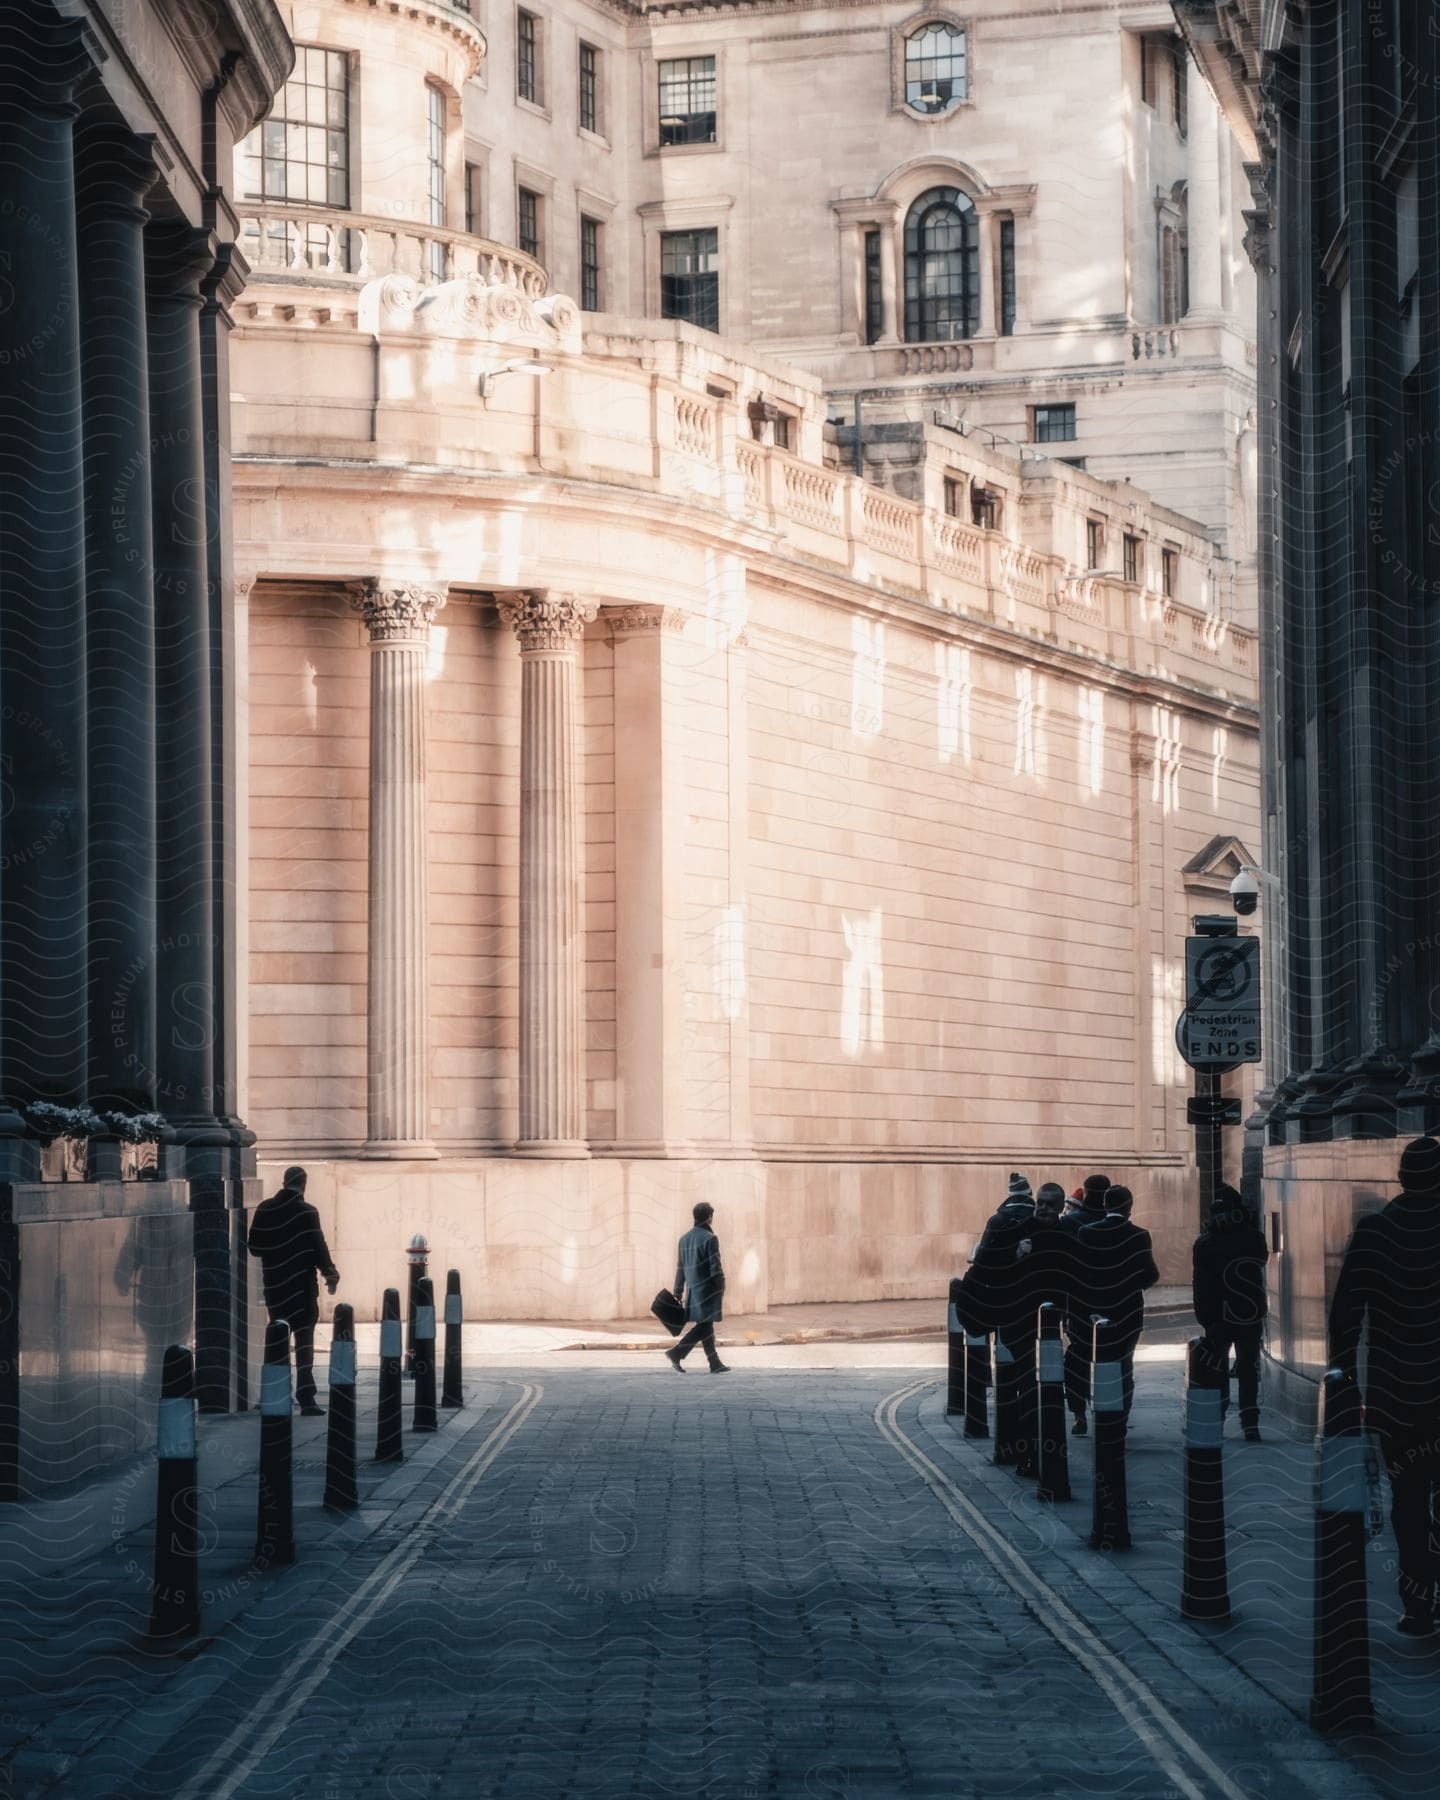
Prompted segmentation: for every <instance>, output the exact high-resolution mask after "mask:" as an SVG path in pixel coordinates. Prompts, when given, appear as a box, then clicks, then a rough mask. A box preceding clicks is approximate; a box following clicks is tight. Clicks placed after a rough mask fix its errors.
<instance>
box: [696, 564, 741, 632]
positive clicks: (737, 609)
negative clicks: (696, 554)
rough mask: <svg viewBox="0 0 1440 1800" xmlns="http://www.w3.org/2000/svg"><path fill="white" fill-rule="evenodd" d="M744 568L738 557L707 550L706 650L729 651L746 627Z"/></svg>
mask: <svg viewBox="0 0 1440 1800" xmlns="http://www.w3.org/2000/svg"><path fill="white" fill-rule="evenodd" d="M748 610H749V608H748V605H747V603H746V598H745V569H744V565H743V564H742V563H741V561H740V558H739V557H738V556H727V555H724V554H722V553H721V552H720V551H718V550H714V549H708V550H707V551H706V552H705V618H704V622H703V627H702V633H703V637H704V642H705V647H706V649H707V650H728V649H729V648H730V646H731V644H733V643H734V642H735V640H736V638H738V637H739V635H740V633H741V632H742V631H743V630H744V629H745V620H746V616H747V613H748Z"/></svg>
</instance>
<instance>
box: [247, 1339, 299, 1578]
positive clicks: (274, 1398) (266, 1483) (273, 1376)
mask: <svg viewBox="0 0 1440 1800" xmlns="http://www.w3.org/2000/svg"><path fill="white" fill-rule="evenodd" d="M293 1398H294V1397H293V1395H292V1394H291V1391H290V1327H289V1326H288V1325H287V1324H286V1323H285V1321H284V1320H283V1319H272V1320H271V1321H270V1323H269V1324H268V1325H267V1326H266V1327H265V1366H264V1367H263V1368H262V1369H261V1371H260V1511H259V1519H258V1523H257V1525H256V1528H255V1563H256V1566H257V1567H258V1568H261V1569H273V1568H284V1567H286V1565H287V1564H289V1563H293V1562H294V1560H295V1491H294V1478H295V1465H294V1459H293V1456H292V1452H291V1437H290V1433H291V1420H290V1408H291V1406H292V1404H293Z"/></svg>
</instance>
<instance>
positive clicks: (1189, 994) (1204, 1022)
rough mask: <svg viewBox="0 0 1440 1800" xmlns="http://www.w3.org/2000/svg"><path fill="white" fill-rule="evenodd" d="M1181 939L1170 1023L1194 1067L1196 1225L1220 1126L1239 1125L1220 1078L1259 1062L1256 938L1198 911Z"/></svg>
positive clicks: (1217, 1158)
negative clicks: (1179, 1002) (1180, 990)
mask: <svg viewBox="0 0 1440 1800" xmlns="http://www.w3.org/2000/svg"><path fill="white" fill-rule="evenodd" d="M1193 924H1194V926H1195V931H1196V934H1197V935H1196V936H1194V937H1188V938H1186V940H1185V1010H1184V1012H1182V1013H1181V1015H1180V1018H1179V1020H1178V1021H1177V1023H1176V1026H1175V1042H1176V1045H1177V1047H1178V1048H1179V1051H1180V1054H1181V1056H1182V1057H1183V1058H1184V1059H1185V1061H1186V1062H1187V1063H1189V1065H1190V1067H1191V1068H1192V1069H1193V1070H1194V1071H1195V1094H1194V1097H1193V1098H1192V1099H1191V1101H1190V1103H1189V1105H1188V1107H1187V1108H1186V1116H1187V1117H1188V1119H1189V1121H1190V1123H1191V1124H1192V1125H1193V1126H1194V1127H1195V1165H1196V1168H1197V1170H1198V1172H1199V1176H1200V1228H1201V1230H1202V1231H1203V1230H1204V1229H1205V1226H1206V1225H1207V1224H1208V1223H1209V1219H1210V1208H1211V1204H1212V1203H1213V1201H1214V1199H1215V1196H1216V1194H1217V1193H1218V1192H1219V1190H1220V1184H1221V1183H1220V1177H1221V1169H1222V1157H1221V1140H1220V1132H1221V1129H1222V1127H1223V1126H1225V1125H1234V1124H1238V1123H1239V1119H1240V1103H1239V1101H1238V1100H1227V1099H1226V1098H1225V1096H1224V1095H1223V1094H1222V1093H1221V1091H1220V1077H1221V1076H1222V1075H1224V1074H1226V1073H1227V1072H1228V1071H1229V1070H1231V1069H1234V1068H1237V1067H1238V1066H1239V1065H1240V1064H1241V1063H1247V1062H1259V1060H1260V940H1259V938H1257V937H1240V936H1239V935H1238V934H1237V926H1236V922H1235V919H1234V918H1233V917H1232V916H1231V915H1230V914H1228V913H1225V914H1217V915H1213V916H1212V915H1206V914H1201V915H1200V916H1198V917H1197V918H1196V919H1195V920H1194V921H1193Z"/></svg>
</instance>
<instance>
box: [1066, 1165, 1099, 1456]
mask: <svg viewBox="0 0 1440 1800" xmlns="http://www.w3.org/2000/svg"><path fill="white" fill-rule="evenodd" d="M1109 1186H1110V1177H1109V1176H1108V1175H1099V1174H1096V1175H1087V1176H1086V1177H1085V1179H1084V1181H1082V1182H1081V1184H1080V1186H1079V1187H1077V1188H1076V1190H1075V1192H1074V1193H1073V1194H1072V1195H1071V1196H1070V1198H1071V1199H1072V1200H1076V1201H1078V1202H1079V1205H1078V1206H1071V1207H1069V1208H1067V1209H1066V1211H1065V1212H1064V1213H1063V1214H1062V1215H1061V1219H1060V1229H1061V1230H1062V1231H1063V1232H1065V1233H1066V1235H1067V1238H1068V1240H1069V1242H1068V1245H1067V1246H1066V1248H1067V1249H1068V1250H1069V1251H1070V1252H1071V1253H1072V1254H1071V1256H1070V1260H1071V1261H1072V1262H1073V1261H1074V1259H1075V1256H1076V1255H1078V1251H1077V1249H1076V1237H1075V1234H1076V1233H1077V1232H1078V1231H1079V1230H1080V1227H1081V1226H1082V1225H1092V1224H1094V1222H1095V1221H1096V1220H1097V1219H1103V1218H1104V1216H1105V1193H1106V1190H1107V1189H1108V1188H1109ZM1069 1292H1070V1295H1071V1303H1070V1307H1069V1309H1068V1310H1067V1312H1066V1314H1065V1403H1066V1405H1067V1406H1068V1407H1069V1408H1070V1413H1071V1417H1072V1419H1073V1420H1074V1423H1073V1424H1072V1425H1071V1427H1070V1430H1071V1434H1072V1435H1073V1436H1074V1437H1084V1436H1085V1434H1086V1432H1087V1431H1088V1430H1089V1429H1090V1428H1089V1426H1088V1425H1087V1424H1086V1422H1085V1408H1086V1406H1087V1405H1088V1404H1089V1401H1090V1345H1091V1337H1090V1315H1089V1311H1088V1309H1087V1308H1086V1307H1084V1306H1083V1304H1082V1302H1081V1297H1080V1289H1079V1285H1078V1281H1077V1280H1074V1279H1072V1280H1071V1281H1070V1282H1069Z"/></svg>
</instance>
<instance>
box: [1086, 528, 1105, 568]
mask: <svg viewBox="0 0 1440 1800" xmlns="http://www.w3.org/2000/svg"><path fill="white" fill-rule="evenodd" d="M1104 554H1105V527H1104V525H1103V524H1101V522H1100V520H1099V519H1087V520H1086V521H1085V567H1086V568H1087V569H1098V568H1099V567H1100V559H1101V557H1102V556H1103V555H1104Z"/></svg>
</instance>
